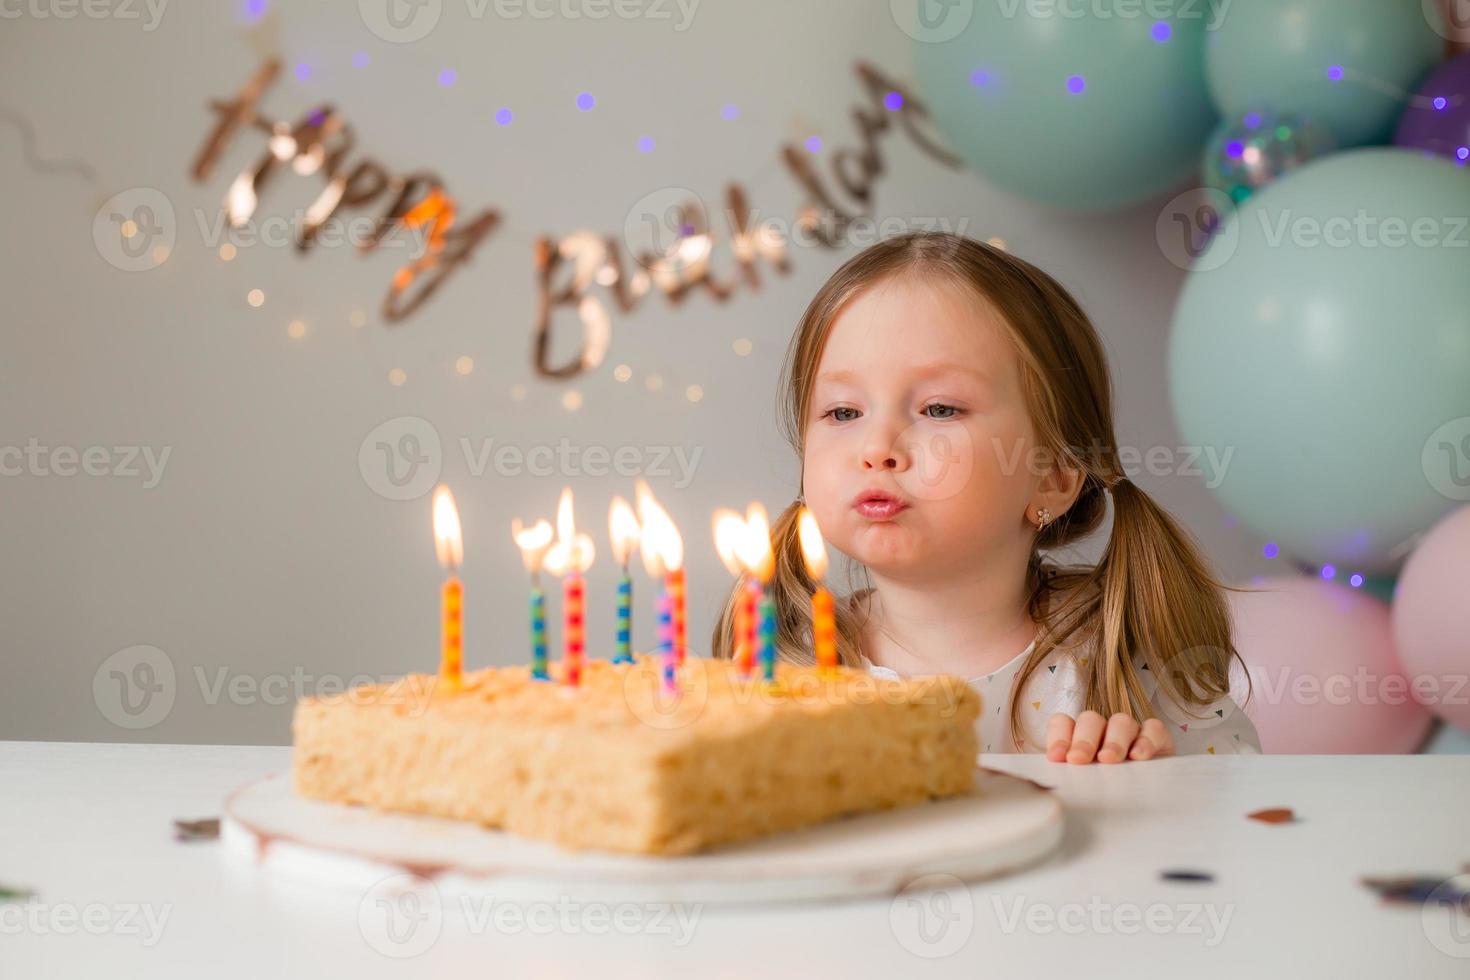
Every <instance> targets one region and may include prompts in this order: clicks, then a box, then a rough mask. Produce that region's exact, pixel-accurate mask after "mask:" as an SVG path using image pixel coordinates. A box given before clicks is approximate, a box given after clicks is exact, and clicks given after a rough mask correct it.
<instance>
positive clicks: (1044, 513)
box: [1036, 507, 1051, 531]
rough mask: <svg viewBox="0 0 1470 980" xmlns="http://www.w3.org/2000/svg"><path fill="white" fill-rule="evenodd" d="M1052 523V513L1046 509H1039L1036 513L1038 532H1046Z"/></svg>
mask: <svg viewBox="0 0 1470 980" xmlns="http://www.w3.org/2000/svg"><path fill="white" fill-rule="evenodd" d="M1050 523H1051V511H1049V510H1047V509H1046V508H1045V507H1041V508H1038V509H1037V511H1036V530H1038V531H1041V530H1044V529H1045V528H1046V526H1047V525H1048V524H1050Z"/></svg>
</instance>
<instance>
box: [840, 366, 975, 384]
mask: <svg viewBox="0 0 1470 980" xmlns="http://www.w3.org/2000/svg"><path fill="white" fill-rule="evenodd" d="M946 374H960V375H964V376H965V377H968V378H971V379H973V380H975V381H978V382H980V383H981V384H989V383H990V376H989V375H988V374H986V373H985V372H984V371H981V370H980V369H979V368H972V367H965V366H964V365H961V364H952V363H948V362H944V361H936V362H935V363H933V364H921V365H919V366H918V367H916V368H914V376H915V377H917V378H920V379H927V378H934V377H940V376H942V375H946ZM856 379H857V375H856V374H855V373H854V372H852V371H848V370H845V369H844V370H838V371H826V372H823V373H822V374H819V375H817V378H816V380H817V382H822V381H827V382H831V383H834V384H842V383H846V382H851V381H855V380H856Z"/></svg>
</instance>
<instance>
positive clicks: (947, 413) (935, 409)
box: [924, 402, 960, 419]
mask: <svg viewBox="0 0 1470 980" xmlns="http://www.w3.org/2000/svg"><path fill="white" fill-rule="evenodd" d="M959 413H960V410H959V409H958V408H955V407H954V406H953V405H941V404H939V403H938V402H936V403H934V404H933V405H925V406H924V414H925V415H927V416H929V417H930V418H931V419H952V418H954V417H955V416H956V415H958V414H959Z"/></svg>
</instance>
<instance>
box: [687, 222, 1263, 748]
mask: <svg viewBox="0 0 1470 980" xmlns="http://www.w3.org/2000/svg"><path fill="white" fill-rule="evenodd" d="M902 274H918V275H922V276H925V277H928V278H930V279H939V280H941V281H943V280H948V281H950V282H953V283H958V284H961V285H963V286H965V287H967V288H969V289H970V290H971V291H973V292H974V293H975V294H976V295H977V296H978V297H979V298H980V299H981V300H982V301H983V302H985V303H988V304H989V305H990V306H992V307H993V308H994V309H995V310H996V311H997V312H999V314H1000V318H1001V321H1002V322H1003V323H1004V324H1005V326H1006V328H1007V329H1008V330H1009V332H1010V335H1011V337H1012V339H1013V341H1014V345H1015V348H1016V350H1017V352H1018V354H1019V356H1020V361H1021V381H1022V390H1023V392H1024V396H1025V399H1026V403H1027V408H1028V410H1029V412H1030V417H1031V421H1032V424H1033V427H1034V428H1035V430H1036V435H1037V443H1038V448H1040V449H1043V450H1044V451H1045V452H1047V453H1049V454H1051V458H1052V459H1055V460H1060V461H1062V462H1063V463H1064V464H1065V465H1066V466H1068V467H1075V468H1077V469H1079V470H1081V471H1082V472H1083V474H1084V481H1083V486H1082V490H1081V492H1080V494H1079V495H1078V497H1077V500H1076V502H1075V503H1074V504H1073V505H1072V506H1071V507H1070V508H1069V509H1068V510H1067V512H1066V513H1065V514H1062V515H1061V516H1060V517H1058V518H1056V519H1054V520H1053V521H1052V522H1051V523H1049V524H1047V525H1046V526H1045V528H1043V529H1042V530H1040V531H1038V532H1036V535H1035V540H1034V543H1033V547H1032V552H1031V559H1030V561H1029V563H1028V566H1027V577H1028V583H1029V596H1030V598H1029V601H1028V611H1029V613H1030V615H1031V618H1032V620H1033V621H1034V622H1036V623H1038V624H1039V625H1040V626H1041V630H1040V632H1039V634H1038V638H1037V642H1036V647H1035V649H1034V650H1033V651H1032V653H1031V655H1030V656H1029V657H1028V658H1027V659H1026V661H1025V663H1024V664H1022V666H1021V669H1020V672H1019V674H1018V675H1017V677H1016V681H1015V684H1014V686H1013V688H1012V696H1011V705H1010V723H1011V732H1012V735H1013V737H1014V739H1015V740H1016V743H1017V744H1018V745H1019V744H1021V731H1020V724H1019V720H1020V716H1019V710H1018V706H1019V693H1020V692H1021V691H1022V690H1024V689H1025V685H1026V682H1027V680H1028V679H1029V678H1030V677H1031V675H1032V674H1033V673H1034V672H1035V671H1036V670H1037V668H1038V667H1040V666H1041V664H1042V663H1043V662H1044V661H1045V659H1046V657H1047V656H1048V654H1050V653H1051V652H1052V651H1053V650H1054V649H1056V648H1057V647H1061V646H1064V645H1065V646H1068V647H1073V649H1074V656H1075V651H1077V650H1082V649H1089V650H1092V651H1095V653H1094V654H1093V655H1091V656H1075V659H1076V665H1077V668H1078V670H1079V671H1080V676H1081V677H1082V678H1083V679H1084V682H1085V684H1086V696H1085V699H1084V705H1083V707H1084V709H1091V710H1093V711H1097V712H1100V713H1101V714H1103V715H1105V716H1111V715H1113V714H1114V713H1117V712H1122V713H1124V714H1128V715H1132V716H1133V717H1135V718H1137V719H1138V720H1140V721H1142V720H1144V719H1145V718H1147V717H1149V716H1151V715H1152V711H1151V710H1150V708H1149V701H1148V698H1147V696H1146V695H1145V692H1144V688H1143V686H1142V685H1141V683H1140V675H1139V674H1138V672H1137V669H1136V668H1135V666H1134V657H1135V655H1141V657H1142V659H1143V662H1144V663H1145V664H1147V669H1148V670H1150V671H1152V672H1153V674H1154V677H1155V678H1156V679H1157V681H1158V684H1159V687H1160V688H1161V689H1162V690H1163V692H1164V693H1165V694H1166V695H1167V696H1169V697H1171V698H1172V699H1173V700H1174V701H1175V703H1176V704H1180V705H1184V706H1195V707H1203V706H1205V705H1208V704H1211V703H1213V702H1215V701H1217V700H1219V699H1220V698H1222V697H1226V696H1228V695H1229V692H1230V669H1229V668H1230V663H1231V660H1232V659H1237V658H1239V656H1240V655H1239V653H1238V651H1236V649H1235V645H1234V642H1233V639H1232V635H1231V634H1232V631H1231V621H1230V609H1229V606H1228V604H1227V603H1226V600H1225V595H1224V592H1225V591H1227V590H1228V591H1250V590H1244V589H1233V588H1231V587H1230V586H1227V585H1224V584H1223V583H1221V582H1218V581H1216V579H1215V578H1214V576H1213V575H1212V574H1211V573H1210V570H1209V568H1208V566H1207V564H1206V562H1205V560H1204V559H1203V557H1202V556H1201V554H1200V552H1199V550H1198V548H1197V547H1196V545H1195V544H1194V542H1193V541H1192V539H1191V538H1190V537H1189V535H1188V534H1187V533H1186V532H1185V530H1184V529H1183V528H1182V527H1180V526H1179V524H1178V523H1176V522H1175V521H1174V520H1173V518H1171V517H1170V516H1169V514H1168V513H1167V512H1166V511H1164V510H1163V509H1162V508H1161V507H1159V506H1158V504H1156V503H1155V502H1154V501H1153V499H1152V498H1150V497H1149V496H1148V494H1146V493H1144V492H1143V490H1141V489H1140V488H1138V487H1137V486H1135V485H1134V484H1133V483H1132V482H1130V481H1128V480H1127V479H1126V475H1125V474H1124V472H1123V470H1122V468H1121V466H1120V465H1119V463H1118V460H1117V443H1116V440H1115V438H1114V435H1113V408H1112V384H1111V380H1110V377H1109V373H1108V363H1107V356H1106V354H1105V353H1104V351H1103V346H1102V342H1101V340H1100V339H1099V337H1098V335H1097V331H1096V330H1095V329H1094V327H1093V325H1092V323H1091V321H1089V320H1088V318H1087V315H1086V314H1085V313H1083V312H1082V309H1081V307H1079V306H1078V305H1077V302H1076V301H1075V300H1074V299H1073V298H1072V297H1071V295H1070V294H1069V293H1068V292H1067V291H1066V289H1064V288H1063V287H1062V286H1061V284H1060V283H1058V282H1057V281H1056V280H1055V279H1053V278H1052V277H1051V276H1049V275H1047V274H1046V273H1045V272H1043V271H1042V270H1041V269H1038V268H1037V267H1036V266H1034V265H1031V264H1030V263H1028V262H1025V261H1023V260H1021V259H1019V258H1016V257H1015V256H1013V255H1010V254H1008V253H1007V252H1004V251H1001V250H1000V249H996V248H992V247H991V246H989V245H985V244H982V243H980V242H977V241H974V240H972V239H969V238H965V237H963V236H959V235H954V234H949V233H939V232H923V233H913V234H906V235H900V236H897V237H894V238H890V239H886V240H884V241H882V242H879V243H878V244H876V245H873V246H871V247H870V248H867V249H865V250H863V251H862V252H861V253H859V254H858V255H856V256H854V257H853V258H851V259H850V260H848V261H847V262H846V263H845V264H843V266H842V267H841V268H839V269H838V270H837V271H836V272H835V273H833V275H832V277H831V278H830V279H828V280H827V282H826V283H825V284H824V285H823V286H822V288H821V289H820V290H818V291H817V294H816V296H815V297H813V298H812V301H811V303H810V304H809V305H808V306H807V308H806V312H805V313H804V314H802V317H801V323H800V325H799V326H798V327H797V330H796V335H795V336H794V337H793V338H792V340H791V345H790V347H789V349H788V350H787V356H786V363H785V366H784V367H783V369H782V372H781V382H780V387H781V391H782V394H781V401H780V405H779V414H780V422H781V427H782V429H783V431H784V433H785V435H786V438H787V441H789V442H790V443H791V446H792V448H793V449H795V450H796V454H797V457H798V459H800V458H802V457H803V447H804V443H805V435H806V419H807V418H808V414H809V409H810V403H811V396H812V387H813V381H814V379H815V376H816V372H817V364H818V361H819V360H820V358H821V354H822V349H823V346H824V345H825V343H826V341H827V337H828V335H829V334H830V332H831V330H832V325H833V323H834V322H835V321H836V319H837V315H838V313H839V312H840V311H841V310H842V308H843V307H844V306H845V305H846V304H847V303H848V302H849V301H851V300H852V299H853V298H854V297H855V296H856V295H857V294H858V293H860V292H861V291H863V290H865V289H868V288H870V287H872V286H874V285H877V284H878V283H881V282H883V281H885V280H888V279H891V278H894V277H896V276H899V275H902ZM1109 488H1111V496H1112V497H1113V528H1112V534H1111V537H1110V538H1109V540H1108V544H1107V548H1106V550H1105V551H1104V553H1103V556H1102V559H1101V561H1099V562H1098V564H1097V565H1095V566H1091V567H1086V566H1066V567H1064V566H1060V565H1056V564H1054V563H1051V562H1047V561H1044V560H1043V558H1042V555H1041V553H1042V552H1043V551H1046V550H1049V549H1055V548H1060V547H1063V546H1066V545H1070V544H1073V543H1074V542H1077V541H1079V540H1080V539H1082V538H1084V537H1085V536H1086V535H1088V534H1089V533H1091V532H1092V531H1094V530H1096V529H1097V528H1098V526H1099V525H1100V524H1101V523H1102V520H1103V516H1104V514H1105V512H1106V510H1107V504H1106V497H1107V496H1108V495H1109ZM800 511H801V500H800V499H798V500H797V501H795V502H793V503H792V504H791V505H790V506H789V507H787V508H786V509H785V510H784V511H782V513H781V514H780V516H779V517H777V518H776V519H775V520H774V521H773V522H772V525H771V538H772V546H773V549H774V551H775V559H776V562H775V572H774V574H773V576H772V578H771V580H770V582H769V583H768V584H767V587H766V588H767V592H768V593H769V594H770V595H772V596H773V598H774V599H775V602H776V609H777V651H778V653H777V655H778V657H779V658H780V659H782V660H786V661H788V662H790V663H797V664H811V663H812V662H813V654H812V647H811V596H812V593H813V591H814V590H815V588H816V583H815V582H814V581H813V580H812V578H811V576H810V575H809V574H808V573H807V570H806V566H805V562H804V561H803V560H802V554H801V542H800V538H799V536H798V518H799V516H800ZM743 586H744V583H743V582H737V583H736V585H735V588H734V589H732V590H731V593H730V595H729V597H728V599H727V600H726V602H725V606H724V610H723V612H722V613H721V615H720V617H719V621H718V622H717V623H716V625H715V630H714V636H713V638H712V640H711V644H710V646H711V650H712V655H713V656H716V657H724V658H729V657H731V656H733V655H734V650H733V643H732V631H733V628H734V623H735V610H736V607H737V604H738V603H739V601H740V590H741V589H742V588H743ZM836 605H837V650H838V656H839V658H840V659H841V661H842V663H843V664H845V665H847V666H851V667H860V666H862V665H863V664H864V662H865V659H866V658H865V657H864V656H863V654H862V631H863V626H864V623H863V621H862V619H861V617H860V614H859V613H858V612H856V611H855V610H853V609H852V608H850V606H849V604H848V603H846V602H838V603H837V604H836ZM1098 654H1100V655H1098ZM1246 676H1247V678H1248V677H1249V675H1248V674H1247V675H1246Z"/></svg>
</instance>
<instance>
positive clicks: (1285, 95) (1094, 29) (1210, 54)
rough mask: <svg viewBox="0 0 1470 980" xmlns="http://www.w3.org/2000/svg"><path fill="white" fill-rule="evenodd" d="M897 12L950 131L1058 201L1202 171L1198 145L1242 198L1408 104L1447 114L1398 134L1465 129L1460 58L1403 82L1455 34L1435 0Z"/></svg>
mask: <svg viewBox="0 0 1470 980" xmlns="http://www.w3.org/2000/svg"><path fill="white" fill-rule="evenodd" d="M901 6H903V5H902V4H895V9H897V8H898V7H901ZM919 6H921V7H922V6H923V5H922V4H920V5H919ZM902 26H904V28H905V29H906V30H907V31H908V33H909V34H910V35H911V36H912V37H913V38H914V62H915V68H916V70H917V73H918V79H919V88H920V91H921V92H922V93H923V95H924V97H925V98H926V100H927V102H928V105H929V108H930V110H931V112H932V114H933V116H934V118H935V120H936V122H937V124H938V126H939V128H940V130H941V132H943V133H944V135H945V137H946V138H947V139H948V140H949V142H950V144H951V145H952V146H953V147H954V148H955V149H956V150H957V151H958V152H959V154H960V155H961V156H962V157H963V158H964V159H965V161H966V162H967V163H968V164H969V165H970V166H971V167H973V168H974V169H975V170H976V171H978V172H979V173H981V174H983V175H984V176H985V177H986V178H987V179H988V180H989V181H991V182H992V183H994V184H996V185H998V186H999V187H1001V188H1003V189H1005V190H1007V191H1010V192H1011V193H1014V194H1017V195H1020V196H1022V197H1025V198H1028V199H1030V200H1034V201H1036V202H1038V203H1041V204H1045V205H1048V206H1051V207H1055V208H1060V209H1063V210H1071V211H1106V210H1113V209H1117V208H1122V207H1127V206H1129V205H1133V204H1137V203H1140V202H1142V201H1145V200H1148V199H1149V198H1151V197H1154V196H1156V195H1158V194H1160V193H1161V192H1163V191H1165V190H1167V189H1169V188H1170V187H1172V186H1174V185H1176V184H1178V183H1180V182H1182V181H1184V180H1186V179H1187V178H1189V177H1190V176H1191V175H1192V174H1195V173H1197V172H1198V169H1199V165H1200V153H1201V150H1202V149H1203V150H1205V164H1204V170H1205V174H1206V175H1207V178H1208V183H1210V184H1212V185H1215V186H1218V187H1220V189H1221V190H1224V191H1225V192H1226V193H1228V194H1231V195H1232V196H1235V195H1240V197H1239V198H1237V199H1241V198H1243V197H1245V196H1249V193H1250V192H1251V191H1254V190H1255V189H1257V188H1259V187H1261V186H1263V185H1264V184H1265V183H1266V182H1267V181H1269V180H1271V179H1274V178H1277V177H1280V176H1281V175H1282V174H1284V173H1286V172H1287V171H1288V170H1290V169H1292V168H1294V167H1296V166H1299V165H1301V164H1303V163H1305V162H1307V161H1309V160H1311V159H1313V158H1314V157H1316V156H1319V155H1322V154H1325V153H1327V152H1330V151H1331V150H1333V149H1334V148H1340V149H1350V148H1352V147H1357V146H1366V145H1372V144H1379V143H1386V142H1388V141H1389V139H1390V138H1391V137H1392V135H1393V133H1394V128H1395V125H1396V122H1397V121H1398V120H1399V117H1400V116H1401V115H1403V113H1404V108H1405V105H1406V104H1407V105H1408V106H1409V107H1410V109H1411V111H1412V110H1417V109H1423V110H1424V111H1426V112H1439V113H1441V115H1439V116H1433V117H1424V118H1423V120H1422V121H1421V122H1419V123H1418V127H1419V128H1417V129H1416V132H1415V133H1414V134H1413V135H1412V136H1410V137H1401V143H1402V145H1413V146H1426V147H1432V148H1433V149H1434V151H1435V152H1439V153H1447V154H1449V155H1453V154H1455V153H1456V152H1457V151H1458V150H1459V148H1460V147H1461V146H1464V145H1465V144H1466V142H1467V140H1466V134H1465V133H1464V126H1463V118H1464V117H1463V116H1462V115H1460V113H1462V112H1464V111H1470V110H1467V109H1466V107H1465V106H1466V101H1467V99H1466V98H1465V96H1466V95H1467V93H1470V90H1467V88H1466V87H1465V84H1464V77H1463V75H1462V74H1460V73H1459V72H1457V71H1447V73H1446V76H1445V77H1443V78H1436V79H1432V80H1431V82H1433V83H1434V84H1433V85H1432V86H1431V87H1432V88H1434V89H1435V91H1434V92H1433V93H1426V92H1420V93H1418V94H1413V92H1414V86H1415V85H1416V83H1417V82H1419V80H1420V79H1422V78H1423V77H1424V75H1425V74H1426V73H1427V72H1429V71H1430V70H1431V69H1432V68H1433V67H1434V66H1435V64H1436V63H1437V62H1438V61H1439V60H1440V59H1441V58H1442V57H1443V55H1444V53H1445V51H1446V50H1447V49H1448V50H1455V43H1456V39H1457V37H1458V35H1456V34H1455V25H1454V23H1453V21H1452V20H1451V19H1450V15H1449V14H1448V13H1446V12H1443V11H1441V10H1440V8H1437V7H1434V6H1432V5H1431V4H1430V3H1428V2H1427V0H1426V3H1423V4H1420V3H1412V2H1407V0H1405V2H1384V0H1293V2H1291V3H1258V4H1238V5H1234V6H1232V5H1229V4H1224V5H1220V4H1173V5H1170V4H1163V5H1155V4H1149V5H1142V6H1140V5H1137V4H1127V3H1123V2H1121V0H1120V2H1107V0H1102V2H1096V3H1093V4H1090V5H1084V4H1060V3H1058V4H1052V3H1045V4H1043V3H1035V4H1032V3H1024V4H1022V3H1017V4H1006V3H984V4H973V5H971V4H949V5H948V6H947V7H946V8H945V9H944V10H942V11H940V14H939V17H938V18H937V20H936V19H935V18H934V17H932V16H922V17H921V16H915V17H914V18H913V19H912V22H910V23H904V24H903V25H902ZM1441 90H1445V91H1441ZM1456 93H1458V95H1459V96H1460V97H1461V98H1460V99H1459V100H1458V101H1457V100H1456ZM1441 96H1442V98H1443V102H1442V103H1436V102H1435V99H1436V98H1440V97H1441ZM1436 105H1438V108H1435V107H1436ZM1445 113H1448V114H1445ZM1268 114H1275V116H1276V117H1277V118H1276V119H1275V120H1274V121H1273V122H1272V124H1271V125H1269V126H1267V125H1266V124H1265V123H1264V121H1263V120H1264V118H1265V116H1267V115H1268ZM1222 117H1223V119H1224V121H1223V122H1220V121H1219V120H1220V119H1221V118H1222ZM1414 118H1415V119H1418V118H1419V117H1417V116H1416V117H1414ZM1253 120H1262V121H1254V122H1253ZM1406 139H1407V140H1412V142H1406V141H1405V140H1406ZM1466 155H1467V156H1470V151H1467V154H1466ZM1247 157H1249V159H1247Z"/></svg>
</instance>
